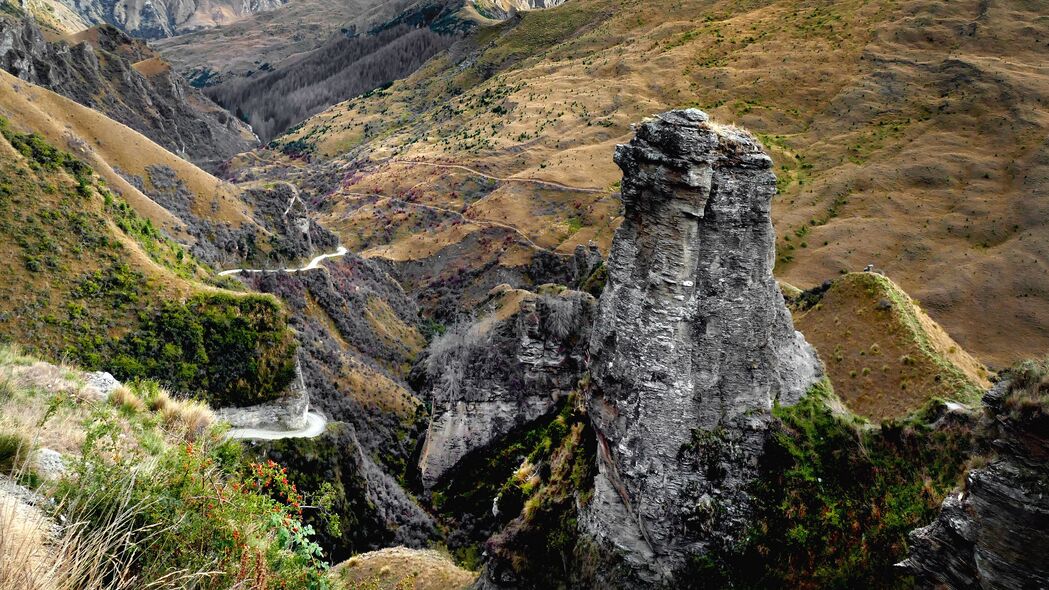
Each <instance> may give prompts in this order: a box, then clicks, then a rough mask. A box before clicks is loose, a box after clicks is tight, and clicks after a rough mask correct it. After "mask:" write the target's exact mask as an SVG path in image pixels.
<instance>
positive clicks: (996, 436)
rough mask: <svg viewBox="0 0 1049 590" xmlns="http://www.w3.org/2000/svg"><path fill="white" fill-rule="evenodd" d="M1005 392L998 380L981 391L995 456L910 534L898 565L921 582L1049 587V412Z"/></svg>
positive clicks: (1006, 386)
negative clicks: (907, 552)
mask: <svg viewBox="0 0 1049 590" xmlns="http://www.w3.org/2000/svg"><path fill="white" fill-rule="evenodd" d="M1010 389H1012V387H1011V384H1010V383H1009V382H1008V381H1002V382H1000V383H999V384H998V385H996V386H995V387H994V388H993V389H992V390H991V391H990V392H988V394H987V395H986V396H984V404H985V406H986V410H987V414H986V420H985V422H987V427H988V428H989V429H990V430H991V436H992V438H993V442H992V445H993V447H994V452H995V455H996V456H995V458H994V459H993V460H992V461H991V462H990V464H988V465H987V466H986V467H982V468H980V469H974V470H972V471H971V472H970V473H969V475H968V477H967V478H966V482H965V489H964V490H963V491H960V492H957V493H953V494H951V495H949V496H948V497H947V498H946V499H945V500H944V502H943V507H942V508H941V511H940V515H939V517H938V518H937V519H936V520H935V521H934V522H933V523H932V524H930V525H929V526H927V527H924V528H921V529H918V530H916V531H914V532H913V533H911V543H910V556H909V557H908V559H907V560H906V561H904V562H903V563H901V564H900V566H901V567H903V568H904V569H906V570H908V571H909V573H911V574H913V575H914V576H915V578H916V579H917V581H918V586H919V587H922V588H954V589H963V588H964V589H969V588H972V589H977V588H1007V589H1010V590H1022V589H1026V588H1049V559H1047V557H1046V556H1049V414H1046V408H1045V404H1044V402H1037V403H1035V402H1025V401H1024V400H1023V399H1022V395H1023V394H1022V393H1021V394H1020V396H1016V394H1015V392H1011V391H1010ZM1041 395H1043V396H1044V395H1045V394H1044V392H1043V393H1042V394H1041ZM1010 396H1016V397H1013V398H1012V399H1011V400H1010V399H1009V398H1010ZM1025 404H1026V405H1027V410H1026V411H1025V410H1024V409H1023V406H1024V405H1025ZM1006 406H1011V408H1007V407H1006ZM1039 406H1040V407H1039Z"/></svg>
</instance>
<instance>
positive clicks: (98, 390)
mask: <svg viewBox="0 0 1049 590" xmlns="http://www.w3.org/2000/svg"><path fill="white" fill-rule="evenodd" d="M84 384H85V386H86V387H85V389H86V390H88V393H90V394H91V395H93V396H95V397H96V398H97V399H98V400H99V401H105V400H107V399H109V394H111V393H113V390H114V389H116V388H118V387H120V381H117V378H116V377H114V376H113V375H112V374H110V373H107V372H105V371H95V372H93V373H84Z"/></svg>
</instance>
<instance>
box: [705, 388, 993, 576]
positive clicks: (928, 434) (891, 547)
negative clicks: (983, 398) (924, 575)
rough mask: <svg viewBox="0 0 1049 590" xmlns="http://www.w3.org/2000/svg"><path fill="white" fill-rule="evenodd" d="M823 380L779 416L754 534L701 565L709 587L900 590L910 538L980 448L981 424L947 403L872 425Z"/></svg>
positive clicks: (758, 490) (758, 488) (759, 488)
mask: <svg viewBox="0 0 1049 590" xmlns="http://www.w3.org/2000/svg"><path fill="white" fill-rule="evenodd" d="M833 396H834V394H833V391H832V390H831V388H830V384H829V383H828V382H826V381H824V382H822V383H820V384H818V385H816V386H814V387H813V388H812V389H811V390H810V391H809V393H808V395H807V396H806V397H805V398H804V399H802V401H801V402H799V403H798V404H796V405H794V406H792V407H777V408H775V409H774V415H775V416H776V417H777V418H778V419H779V420H780V428H779V429H778V431H777V432H776V433H775V435H774V437H773V439H772V441H771V443H770V445H769V448H768V449H767V455H766V460H765V464H764V465H763V466H762V467H763V473H764V475H763V476H762V478H761V479H760V480H759V481H758V482H757V483H756V485H755V486H754V489H753V493H754V496H755V499H756V505H757V511H756V512H757V513H756V521H755V522H756V523H757V524H756V526H755V527H754V528H753V529H752V530H751V531H750V534H749V536H748V538H747V539H746V541H745V542H744V543H743V544H742V546H740V547H728V548H723V550H722V555H721V556H720V557H723V558H724V563H723V564H721V565H720V566H715V565H714V560H713V559H710V558H704V559H701V560H698V561H697V563H696V564H695V565H696V567H697V569H699V570H701V571H702V572H703V576H702V580H704V583H709V585H707V586H702V584H701V586H702V587H719V586H724V585H729V586H732V587H737V588H764V587H792V588H855V587H866V588H870V587H875V588H887V587H899V586H906V585H908V580H906V579H904V578H903V577H902V576H901V575H900V574H898V573H897V572H896V570H895V568H894V567H893V564H895V563H897V562H898V561H900V560H901V559H903V558H904V557H905V556H906V549H907V545H906V543H907V534H908V533H909V532H910V531H911V530H913V529H914V528H916V527H918V526H922V525H924V524H927V523H928V522H930V521H931V520H932V519H933V518H934V517H935V515H936V514H937V513H938V512H939V508H940V504H941V502H942V500H943V497H944V496H945V495H946V494H947V493H948V492H949V491H950V490H951V489H953V488H954V487H955V485H957V483H958V481H959V478H960V476H961V474H962V473H963V471H964V469H965V465H966V461H967V460H968V458H969V456H970V454H971V453H972V451H973V449H974V447H975V437H976V433H975V426H976V425H975V422H976V420H975V418H972V417H971V418H961V417H959V418H950V417H948V418H945V419H944V420H943V421H941V422H940V423H939V424H938V425H937V426H936V427H933V426H931V425H930V423H931V422H934V421H935V420H936V418H937V417H938V414H940V413H942V409H943V404H942V403H941V402H933V403H931V404H930V405H929V406H928V407H927V408H926V409H925V410H924V411H922V412H919V413H918V414H915V415H912V416H911V417H908V418H906V419H901V420H893V421H886V422H883V423H882V424H881V426H880V428H874V427H872V426H871V425H869V424H868V423H866V422H865V421H863V420H861V419H859V418H856V417H855V416H852V415H851V414H847V413H845V412H843V411H842V412H838V411H836V410H834V409H832V408H834V407H836V406H838V405H840V404H839V403H838V402H837V400H836V399H835V398H834V397H833Z"/></svg>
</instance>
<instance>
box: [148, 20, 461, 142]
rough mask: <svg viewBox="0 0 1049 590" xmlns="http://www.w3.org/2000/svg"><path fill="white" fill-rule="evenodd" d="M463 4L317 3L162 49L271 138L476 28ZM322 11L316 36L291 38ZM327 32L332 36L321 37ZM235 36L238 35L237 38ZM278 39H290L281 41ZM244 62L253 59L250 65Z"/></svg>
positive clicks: (402, 73)
mask: <svg viewBox="0 0 1049 590" xmlns="http://www.w3.org/2000/svg"><path fill="white" fill-rule="evenodd" d="M462 6H463V2H462V0H414V1H405V0H385V1H381V0H372V1H371V2H366V1H362V2H358V3H351V4H349V5H346V6H342V7H340V8H338V9H337V8H335V7H320V6H318V7H317V8H316V10H315V12H313V13H308V14H302V13H301V12H295V13H293V14H290V15H285V17H286V18H280V19H275V21H276V22H277V23H279V24H278V25H277V29H276V30H272V31H271V27H270V26H269V25H266V24H265V23H263V22H258V21H256V22H253V23H243V24H242V25H241V26H239V27H235V28H234V29H233V30H232V31H230V30H227V29H226V28H222V29H219V30H216V31H213V33H210V34H201V35H198V36H194V38H193V39H188V40H186V42H183V41H180V40H178V39H175V40H172V41H170V42H168V43H166V44H164V45H162V46H160V50H162V51H163V52H164V54H165V55H166V56H170V58H171V59H172V60H173V61H175V62H176V63H178V64H187V65H188V67H184V68H183V69H184V70H186V71H184V73H185V75H186V76H188V77H189V78H190V80H192V81H193V83H194V84H195V85H198V86H207V92H208V94H209V96H210V97H212V98H213V99H215V100H216V101H217V102H219V103H220V104H222V105H223V106H226V107H227V108H228V109H230V110H231V111H235V112H236V113H237V115H238V117H240V118H241V119H243V120H245V121H248V122H250V123H251V124H252V127H253V128H254V129H255V132H256V133H258V135H259V136H260V138H262V140H263V141H269V140H270V139H272V138H273V136H275V135H276V134H279V133H281V132H283V131H284V130H286V129H287V128H288V127H291V126H292V125H295V124H297V123H300V122H301V121H303V120H304V119H306V118H307V117H308V115H311V114H314V113H316V112H318V111H320V110H322V109H324V108H326V107H328V106H330V105H333V104H335V103H338V102H340V101H343V100H345V99H348V98H351V97H356V96H359V94H361V93H364V92H366V91H368V90H372V89H374V88H377V87H380V86H384V85H387V84H389V83H390V82H392V81H394V80H397V79H399V78H404V77H406V76H408V75H409V73H411V72H412V71H414V70H415V69H418V68H419V67H420V66H421V65H422V64H423V63H424V62H425V61H426V60H428V59H429V58H430V57H432V56H433V55H435V54H437V52H438V51H441V50H443V49H445V48H447V47H448V46H449V45H451V44H452V42H453V41H454V40H456V39H457V38H458V37H459V35H457V34H458V33H461V31H462V30H465V29H468V28H469V27H470V26H471V24H472V20H469V19H468V18H466V17H464V15H463V14H462V13H464V10H461V7H462ZM288 10H292V6H290V7H288ZM297 10H301V7H299V8H297ZM317 13H320V14H323V15H325V16H327V17H328V18H329V19H331V20H328V21H326V24H325V25H318V26H315V27H313V28H314V29H315V31H316V35H315V36H311V37H309V41H292V40H287V39H286V37H288V35H291V36H292V39H293V40H294V39H299V37H300V36H301V28H302V25H303V24H305V23H301V22H297V21H299V20H303V21H308V22H312V21H313V19H317V18H318V14H317ZM288 19H291V22H288ZM336 24H339V25H340V26H339V28H338V29H336V28H335V27H334V25H336ZM296 25H298V26H296ZM281 27H290V28H287V29H286V30H285V29H284V28H281ZM261 30H265V31H266V33H269V35H267V36H266V37H267V39H266V43H270V44H273V45H274V49H275V51H274V52H273V54H270V52H269V51H266V50H265V49H264V48H260V47H259V46H258V43H257V42H254V41H252V40H253V39H255V37H256V36H257V35H259V34H260V31H261ZM325 33H327V35H328V36H329V37H327V38H325V37H321V36H323V35H324V34H325ZM231 37H232V38H234V39H237V41H236V42H233V43H231V41H230V38H231ZM241 37H243V39H240V38H241ZM281 39H284V42H283V43H281V44H278V41H279V40H281ZM206 48H212V49H213V51H212V52H211V54H210V55H209V54H202V52H201V51H202V50H205V49H206ZM293 48H298V49H300V50H299V51H293V50H292V49H293ZM242 60H250V64H251V65H250V66H248V68H247V69H245V68H244V67H243V66H241V65H240V61H242Z"/></svg>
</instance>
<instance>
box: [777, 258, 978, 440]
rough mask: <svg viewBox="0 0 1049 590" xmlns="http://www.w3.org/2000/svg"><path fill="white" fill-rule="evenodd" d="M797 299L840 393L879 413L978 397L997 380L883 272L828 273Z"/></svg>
mask: <svg viewBox="0 0 1049 590" xmlns="http://www.w3.org/2000/svg"><path fill="white" fill-rule="evenodd" d="M793 307H794V322H795V325H796V326H797V327H798V330H800V331H801V333H802V334H804V335H805V338H806V339H807V340H808V341H809V342H811V343H812V345H813V346H815V347H816V350H817V351H819V353H820V357H821V358H822V359H823V363H824V366H825V367H826V369H827V374H828V376H829V377H830V380H831V382H832V383H834V391H835V393H837V394H838V397H840V398H841V400H842V401H844V402H845V404H846V405H847V406H848V407H849V409H850V410H851V411H853V412H854V413H856V414H859V415H861V416H864V417H866V418H869V419H871V420H876V421H877V420H882V419H887V418H901V417H903V416H905V415H906V414H909V413H911V412H914V411H917V410H919V409H920V408H921V407H923V406H924V405H925V404H927V403H928V402H929V401H930V400H932V399H934V398H940V399H945V400H954V401H957V402H961V403H973V402H975V401H976V399H977V398H978V397H979V395H980V394H981V392H983V391H984V390H986V389H987V388H988V387H990V385H991V384H990V382H989V381H988V380H987V378H988V373H987V370H986V369H985V368H984V367H983V366H982V365H981V364H980V363H979V362H978V361H976V359H974V358H972V356H970V355H969V353H968V352H966V351H965V350H963V349H962V348H961V347H960V346H959V345H958V344H957V343H956V342H955V341H954V340H952V339H951V337H950V336H949V335H947V333H946V332H944V330H943V328H941V327H940V326H939V325H937V324H936V322H934V321H933V320H932V319H931V318H929V316H928V315H926V314H925V312H924V311H922V309H921V308H920V307H919V306H918V305H917V303H915V302H914V301H913V300H912V299H911V298H910V297H908V296H907V294H906V293H904V292H903V290H902V289H900V288H899V287H898V286H897V285H896V284H895V283H893V282H892V281H891V280H890V279H888V278H887V277H884V276H882V275H880V274H877V273H850V274H847V275H845V276H843V277H841V278H839V279H836V280H834V281H828V282H827V283H825V284H824V285H821V286H820V287H818V288H816V289H814V290H812V291H809V292H806V293H804V294H802V295H801V296H800V297H798V299H797V300H796V301H795V303H794V306H793Z"/></svg>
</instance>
